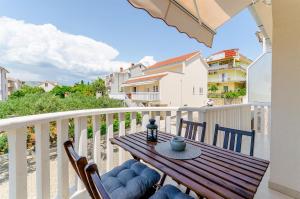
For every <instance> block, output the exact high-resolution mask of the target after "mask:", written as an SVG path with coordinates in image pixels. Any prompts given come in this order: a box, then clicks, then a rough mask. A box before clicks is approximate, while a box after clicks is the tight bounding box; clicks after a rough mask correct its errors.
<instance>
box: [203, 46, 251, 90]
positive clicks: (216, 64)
mask: <svg viewBox="0 0 300 199" xmlns="http://www.w3.org/2000/svg"><path fill="white" fill-rule="evenodd" d="M206 61H207V64H208V65H209V68H208V87H209V88H210V87H211V86H212V85H215V86H216V87H217V88H218V89H217V91H215V93H219V94H221V93H224V92H228V91H235V90H237V89H238V88H245V87H246V79H247V67H248V65H249V64H250V63H251V62H252V61H251V60H250V59H249V58H247V57H246V56H244V55H242V54H241V53H240V52H239V49H229V50H222V51H220V52H217V53H215V54H213V55H211V56H209V57H208V58H207V59H206Z"/></svg>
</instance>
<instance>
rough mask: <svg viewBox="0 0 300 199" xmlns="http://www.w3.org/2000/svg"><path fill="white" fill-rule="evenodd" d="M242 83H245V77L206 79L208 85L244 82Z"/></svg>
mask: <svg viewBox="0 0 300 199" xmlns="http://www.w3.org/2000/svg"><path fill="white" fill-rule="evenodd" d="M244 81H246V77H224V78H208V82H209V83H221V82H244Z"/></svg>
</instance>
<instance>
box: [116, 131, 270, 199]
mask: <svg viewBox="0 0 300 199" xmlns="http://www.w3.org/2000/svg"><path fill="white" fill-rule="evenodd" d="M171 137H172V135H171V134H167V133H163V132H160V133H159V134H158V138H159V141H158V142H165V141H169V140H170V138H171ZM111 143H112V144H116V145H118V146H120V147H122V148H123V149H125V150H126V151H128V152H129V153H131V154H132V155H133V156H134V157H137V158H139V159H142V160H143V161H145V162H147V163H148V164H150V165H152V166H153V167H155V168H157V169H159V170H160V171H162V172H164V173H166V174H167V175H168V176H170V177H172V178H173V179H174V180H176V181H179V182H180V183H182V184H183V185H185V186H186V187H188V188H190V189H191V190H192V191H194V192H196V193H197V194H199V195H201V196H204V197H206V198H213V199H215V198H216V199H218V198H237V199H239V198H247V199H249V198H253V197H254V194H255V193H256V191H257V188H258V186H259V184H260V182H261V180H262V178H263V176H264V174H265V172H266V170H267V168H268V165H269V161H266V160H262V159H258V158H255V157H251V156H247V155H243V154H240V153H236V152H232V151H229V150H225V149H222V148H219V147H215V146H212V145H208V144H204V143H199V142H197V141H192V140H188V143H190V144H193V145H195V146H198V147H200V148H201V150H202V154H201V155H200V156H199V157H198V158H196V159H193V160H174V159H169V158H166V157H164V156H162V155H160V154H158V153H157V152H156V151H155V149H154V145H155V144H153V143H148V142H147V141H146V133H145V132H139V133H135V134H130V135H126V136H122V137H115V138H112V139H111Z"/></svg>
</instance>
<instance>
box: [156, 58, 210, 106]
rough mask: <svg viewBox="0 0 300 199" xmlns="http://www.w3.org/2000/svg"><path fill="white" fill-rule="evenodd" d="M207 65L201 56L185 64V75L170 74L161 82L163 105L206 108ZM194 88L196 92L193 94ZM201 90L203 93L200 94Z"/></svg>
mask: <svg viewBox="0 0 300 199" xmlns="http://www.w3.org/2000/svg"><path fill="white" fill-rule="evenodd" d="M207 68H208V66H207V64H206V62H204V61H203V60H202V59H201V58H200V55H197V56H195V57H193V58H192V59H191V60H188V61H186V62H184V66H183V73H174V72H170V73H169V74H168V75H167V76H166V77H164V78H162V79H161V80H160V83H159V85H160V97H161V104H166V105H168V106H184V105H186V106H205V105H206V102H207ZM193 88H194V92H193ZM200 88H202V89H201V90H202V91H203V93H202V94H200V93H199V91H200Z"/></svg>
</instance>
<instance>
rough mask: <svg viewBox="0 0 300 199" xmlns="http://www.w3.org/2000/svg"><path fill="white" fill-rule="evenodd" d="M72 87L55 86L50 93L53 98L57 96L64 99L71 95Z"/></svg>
mask: <svg viewBox="0 0 300 199" xmlns="http://www.w3.org/2000/svg"><path fill="white" fill-rule="evenodd" d="M71 91H72V87H70V86H55V87H54V88H53V89H52V90H51V91H50V93H52V94H54V95H55V96H59V97H60V98H65V95H66V94H68V93H71Z"/></svg>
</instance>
